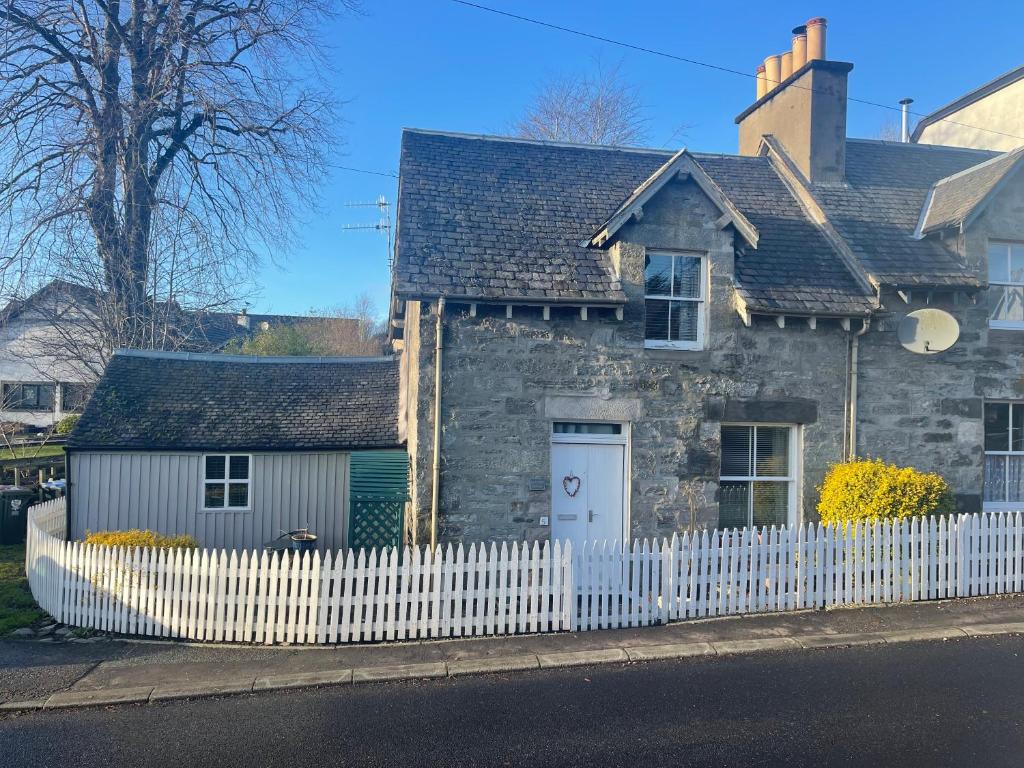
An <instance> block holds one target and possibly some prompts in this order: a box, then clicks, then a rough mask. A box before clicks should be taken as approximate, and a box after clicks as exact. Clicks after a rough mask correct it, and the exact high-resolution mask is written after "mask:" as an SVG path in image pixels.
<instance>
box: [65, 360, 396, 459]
mask: <svg viewBox="0 0 1024 768" xmlns="http://www.w3.org/2000/svg"><path fill="white" fill-rule="evenodd" d="M399 444H400V441H399V438H398V363H397V361H395V360H393V359H390V358H365V359H362V358H251V357H241V356H234V355H216V354H189V353H152V352H135V351H118V352H117V353H116V354H115V355H114V356H113V357H112V358H111V359H110V362H109V363H108V364H107V368H106V370H105V371H104V373H103V376H102V378H101V379H100V381H99V383H98V384H97V385H96V391H95V393H94V394H93V396H92V398H91V399H90V400H89V404H88V405H87V406H86V409H85V412H84V413H83V414H82V417H81V419H80V420H79V422H78V424H77V425H76V426H75V428H74V430H73V431H72V433H71V435H70V436H69V439H68V444H67V445H68V448H69V449H70V450H128V451H152V450H193V451H282V452H284V451H301V450H355V449H370V448H395V447H398V446H399Z"/></svg>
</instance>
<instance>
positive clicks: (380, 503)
mask: <svg viewBox="0 0 1024 768" xmlns="http://www.w3.org/2000/svg"><path fill="white" fill-rule="evenodd" d="M407 501H409V457H408V455H407V454H406V452H405V451H358V452H355V453H353V454H352V455H351V458H350V464H349V526H348V542H349V546H350V547H352V548H353V549H362V548H365V549H369V548H371V547H376V548H377V549H378V550H379V549H381V548H382V547H400V546H401V545H402V543H403V541H402V531H403V529H404V527H405V526H404V522H405V504H406V502H407Z"/></svg>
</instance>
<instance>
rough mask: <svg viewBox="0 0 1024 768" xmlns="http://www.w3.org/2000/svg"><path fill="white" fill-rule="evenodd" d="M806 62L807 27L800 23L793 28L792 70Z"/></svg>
mask: <svg viewBox="0 0 1024 768" xmlns="http://www.w3.org/2000/svg"><path fill="white" fill-rule="evenodd" d="M806 63H807V27H805V26H804V25H803V24H801V25H800V26H799V27H794V28H793V71H794V72H796V71H797V70H798V69H800V67H802V66H803V65H804V64H806Z"/></svg>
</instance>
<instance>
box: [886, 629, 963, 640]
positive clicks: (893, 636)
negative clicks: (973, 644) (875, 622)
mask: <svg viewBox="0 0 1024 768" xmlns="http://www.w3.org/2000/svg"><path fill="white" fill-rule="evenodd" d="M881 635H882V637H884V638H885V642H887V643H914V642H917V641H919V640H949V639H950V638H954V637H966V636H967V633H966V632H964V631H963V630H962V629H960V628H959V627H934V628H928V627H922V628H920V629H901V630H894V631H891V632H882V633H881Z"/></svg>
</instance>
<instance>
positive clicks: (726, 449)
mask: <svg viewBox="0 0 1024 768" xmlns="http://www.w3.org/2000/svg"><path fill="white" fill-rule="evenodd" d="M753 432H754V429H753V427H722V472H721V475H722V477H749V476H750V475H752V474H754V473H753V467H752V466H751V461H750V448H751V445H750V443H751V438H752V436H753Z"/></svg>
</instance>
